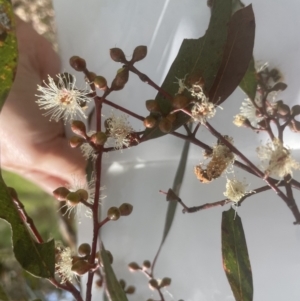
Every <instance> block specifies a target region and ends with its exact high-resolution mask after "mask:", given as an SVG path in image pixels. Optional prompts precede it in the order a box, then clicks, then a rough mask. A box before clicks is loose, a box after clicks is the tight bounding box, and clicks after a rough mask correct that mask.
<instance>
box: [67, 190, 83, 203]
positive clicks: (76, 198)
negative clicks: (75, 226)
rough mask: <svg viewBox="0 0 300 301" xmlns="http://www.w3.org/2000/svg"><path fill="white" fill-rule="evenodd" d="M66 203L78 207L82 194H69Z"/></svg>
mask: <svg viewBox="0 0 300 301" xmlns="http://www.w3.org/2000/svg"><path fill="white" fill-rule="evenodd" d="M66 201H67V203H68V205H70V206H76V205H78V203H79V202H80V194H79V193H77V192H72V191H71V192H69V193H68V194H67V197H66Z"/></svg>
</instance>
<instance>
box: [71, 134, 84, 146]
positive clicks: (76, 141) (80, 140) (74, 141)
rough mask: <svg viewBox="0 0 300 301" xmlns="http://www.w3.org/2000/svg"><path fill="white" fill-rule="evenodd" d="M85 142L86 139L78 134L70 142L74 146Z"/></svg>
mask: <svg viewBox="0 0 300 301" xmlns="http://www.w3.org/2000/svg"><path fill="white" fill-rule="evenodd" d="M84 142H85V139H83V138H81V137H78V136H73V137H71V138H70V140H69V144H70V146H71V147H72V148H77V147H80V146H81V145H82V144H83V143H84Z"/></svg>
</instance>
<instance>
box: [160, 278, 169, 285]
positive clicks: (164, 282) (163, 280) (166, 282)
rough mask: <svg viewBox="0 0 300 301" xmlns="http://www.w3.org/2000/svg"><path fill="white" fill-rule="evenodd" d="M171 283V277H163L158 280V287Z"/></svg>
mask: <svg viewBox="0 0 300 301" xmlns="http://www.w3.org/2000/svg"><path fill="white" fill-rule="evenodd" d="M170 284H171V278H168V277H165V278H163V279H162V280H161V282H160V285H159V286H160V287H166V286H169V285H170Z"/></svg>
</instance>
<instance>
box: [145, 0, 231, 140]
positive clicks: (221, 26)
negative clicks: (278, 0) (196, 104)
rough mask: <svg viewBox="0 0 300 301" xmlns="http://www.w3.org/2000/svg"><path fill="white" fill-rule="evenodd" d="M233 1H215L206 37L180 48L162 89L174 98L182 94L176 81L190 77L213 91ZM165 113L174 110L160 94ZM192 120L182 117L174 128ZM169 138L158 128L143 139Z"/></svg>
mask: <svg viewBox="0 0 300 301" xmlns="http://www.w3.org/2000/svg"><path fill="white" fill-rule="evenodd" d="M231 13H232V12H231V0H214V5H213V8H212V15H211V19H210V22H209V26H208V29H207V31H206V33H205V35H204V36H203V37H201V38H199V39H185V40H184V41H183V42H182V45H181V47H180V49H179V52H178V54H177V57H176V58H175V60H174V62H173V64H172V66H171V68H170V70H169V72H168V74H167V76H166V78H165V80H164V82H163V84H162V89H164V90H165V91H167V92H168V93H169V94H171V95H176V93H177V92H178V88H179V86H178V84H177V83H176V79H183V78H184V77H185V76H186V75H187V76H189V77H191V78H197V79H200V78H201V77H202V78H203V79H204V90H205V91H209V90H210V89H211V87H212V85H213V83H214V81H215V77H216V74H217V72H218V70H219V68H220V65H221V62H222V57H223V50H224V45H225V43H226V39H227V29H228V28H227V27H228V22H229V20H230V18H231ZM156 99H157V101H158V102H159V105H160V108H161V110H162V112H163V113H168V112H169V111H170V109H171V103H170V101H169V100H167V99H165V98H163V97H162V96H161V95H160V94H159V93H158V94H157V96H156ZM188 120H189V117H188V116H187V115H185V114H183V113H182V114H180V117H179V118H178V119H177V122H176V124H175V125H174V128H178V127H179V126H181V125H183V124H184V123H186V122H187V121H188ZM163 135H165V134H164V133H162V132H161V131H160V130H159V129H158V127H155V128H152V129H147V130H146V132H145V134H144V137H143V139H144V140H148V139H153V138H157V137H160V136H163Z"/></svg>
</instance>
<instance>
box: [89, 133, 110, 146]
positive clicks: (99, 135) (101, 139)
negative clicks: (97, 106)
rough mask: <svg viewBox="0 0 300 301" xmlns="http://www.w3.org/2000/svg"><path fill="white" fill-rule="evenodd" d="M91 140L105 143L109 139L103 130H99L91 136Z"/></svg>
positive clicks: (101, 143) (96, 142)
mask: <svg viewBox="0 0 300 301" xmlns="http://www.w3.org/2000/svg"><path fill="white" fill-rule="evenodd" d="M91 141H92V142H93V143H95V145H104V144H105V142H106V141H107V136H106V134H105V133H103V132H97V133H95V134H93V135H92V136H91Z"/></svg>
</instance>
